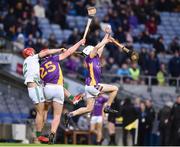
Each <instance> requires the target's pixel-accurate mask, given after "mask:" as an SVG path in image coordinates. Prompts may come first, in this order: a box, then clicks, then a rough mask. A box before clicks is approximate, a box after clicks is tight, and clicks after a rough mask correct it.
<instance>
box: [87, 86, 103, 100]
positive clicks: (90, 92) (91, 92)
mask: <svg viewBox="0 0 180 147" xmlns="http://www.w3.org/2000/svg"><path fill="white" fill-rule="evenodd" d="M99 93H100V91H99V90H98V89H97V88H95V87H94V86H87V85H86V86H85V94H86V98H87V99H88V98H94V97H96V96H98V95H99Z"/></svg>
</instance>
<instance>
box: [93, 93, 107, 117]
mask: <svg viewBox="0 0 180 147" xmlns="http://www.w3.org/2000/svg"><path fill="white" fill-rule="evenodd" d="M105 102H107V98H105V97H102V96H99V97H98V98H97V99H96V101H95V104H94V109H93V111H92V116H101V115H102V109H103V105H104V103H105Z"/></svg>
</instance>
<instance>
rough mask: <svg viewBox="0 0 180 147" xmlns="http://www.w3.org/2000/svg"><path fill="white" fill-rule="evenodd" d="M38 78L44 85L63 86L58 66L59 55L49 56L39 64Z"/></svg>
mask: <svg viewBox="0 0 180 147" xmlns="http://www.w3.org/2000/svg"><path fill="white" fill-rule="evenodd" d="M40 76H41V79H42V80H43V81H44V83H45V84H46V83H52V84H59V85H63V74H62V70H61V67H60V64H59V55H53V56H49V57H47V58H46V59H45V60H44V61H43V62H42V63H41V64H40Z"/></svg>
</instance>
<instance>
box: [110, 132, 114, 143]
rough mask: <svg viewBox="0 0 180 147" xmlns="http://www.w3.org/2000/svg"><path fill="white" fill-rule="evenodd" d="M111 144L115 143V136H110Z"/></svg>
mask: <svg viewBox="0 0 180 147" xmlns="http://www.w3.org/2000/svg"><path fill="white" fill-rule="evenodd" d="M110 142H113V143H115V134H111V135H110Z"/></svg>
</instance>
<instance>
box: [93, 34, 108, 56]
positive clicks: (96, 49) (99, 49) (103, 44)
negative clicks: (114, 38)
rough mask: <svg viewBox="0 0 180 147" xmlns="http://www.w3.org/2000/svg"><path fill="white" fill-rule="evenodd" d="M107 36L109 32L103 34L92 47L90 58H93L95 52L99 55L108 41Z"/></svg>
mask: <svg viewBox="0 0 180 147" xmlns="http://www.w3.org/2000/svg"><path fill="white" fill-rule="evenodd" d="M108 36H109V34H106V35H105V36H104V38H103V40H102V41H101V42H100V43H98V44H97V45H96V46H95V47H94V49H93V50H92V52H91V53H90V57H91V58H94V57H95V56H96V55H97V54H98V55H99V57H100V56H101V54H102V51H103V48H104V46H105V45H106V44H107V43H108V41H109V40H108Z"/></svg>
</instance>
